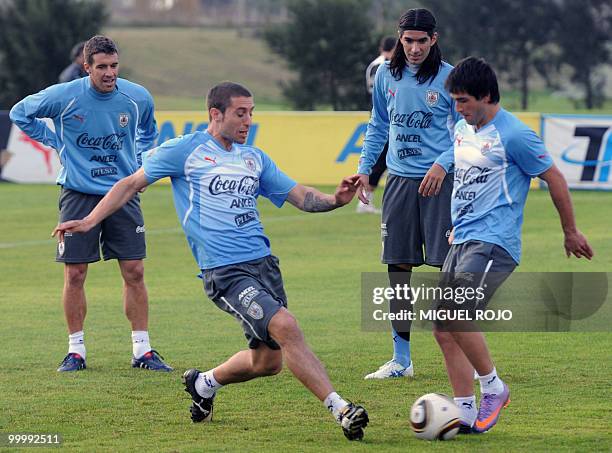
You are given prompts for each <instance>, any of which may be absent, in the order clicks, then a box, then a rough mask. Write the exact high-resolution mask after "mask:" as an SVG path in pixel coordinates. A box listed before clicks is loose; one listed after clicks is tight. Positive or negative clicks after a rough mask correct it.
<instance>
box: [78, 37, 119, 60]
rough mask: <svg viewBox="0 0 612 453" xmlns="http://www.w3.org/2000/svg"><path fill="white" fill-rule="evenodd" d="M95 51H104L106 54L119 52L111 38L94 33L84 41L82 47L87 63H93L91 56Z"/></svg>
mask: <svg viewBox="0 0 612 453" xmlns="http://www.w3.org/2000/svg"><path fill="white" fill-rule="evenodd" d="M97 53H104V54H106V55H113V54H119V49H117V45H116V44H115V42H114V41H113V40H112V39H110V38H108V37H106V36H102V35H96V36H94V37H93V38H90V39H89V41H87V42H86V43H85V47H84V49H83V54H84V55H85V61H86V62H87V64H89V65H92V64H93V56H94V55H95V54H97Z"/></svg>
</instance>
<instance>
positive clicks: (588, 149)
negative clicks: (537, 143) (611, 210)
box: [542, 115, 612, 190]
mask: <svg viewBox="0 0 612 453" xmlns="http://www.w3.org/2000/svg"><path fill="white" fill-rule="evenodd" d="M542 136H543V138H544V144H545V145H546V149H547V150H548V151H549V152H550V153H551V155H552V157H553V159H554V161H555V164H556V165H557V167H559V169H560V170H561V172H562V173H563V175H564V176H565V179H567V183H568V185H569V186H570V188H572V189H598V190H612V171H611V170H612V168H611V167H612V115H611V116H595V115H543V116H542Z"/></svg>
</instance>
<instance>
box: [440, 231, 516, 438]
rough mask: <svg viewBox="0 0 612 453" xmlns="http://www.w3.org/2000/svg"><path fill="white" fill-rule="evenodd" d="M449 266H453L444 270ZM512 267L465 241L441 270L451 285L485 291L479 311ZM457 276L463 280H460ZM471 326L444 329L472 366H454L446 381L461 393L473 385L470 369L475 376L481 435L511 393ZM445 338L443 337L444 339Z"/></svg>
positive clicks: (499, 253) (494, 249)
mask: <svg viewBox="0 0 612 453" xmlns="http://www.w3.org/2000/svg"><path fill="white" fill-rule="evenodd" d="M448 263H451V264H452V265H450V264H449V265H448V266H447V264H448ZM515 267H516V263H515V262H514V260H513V259H512V258H511V257H510V255H509V254H508V253H507V252H506V251H505V250H504V249H502V248H501V247H499V246H497V245H495V244H490V243H485V242H478V241H468V242H466V243H463V244H460V245H455V246H453V247H452V249H451V251H450V252H449V256H448V258H447V262H446V263H445V267H444V269H443V270H445V271H446V270H448V271H450V272H452V273H454V275H455V277H454V280H453V281H454V282H455V283H454V284H459V285H460V286H463V287H471V286H473V285H476V286H478V287H481V288H484V291H485V299H484V300H482V301H480V302H479V303H478V308H479V309H484V308H485V307H486V304H487V303H488V302H489V301H490V299H491V297H492V296H493V294H494V293H495V291H496V290H497V288H498V287H499V286H501V284H502V283H503V282H504V281H505V279H506V278H507V277H508V276H509V275H510V273H511V272H512V271H513V270H514V268H515ZM456 274H460V275H462V277H461V278H459V277H458V276H457V275H456ZM465 275H471V277H470V278H464V277H463V276H465ZM462 305H463V304H462ZM470 324H472V323H470V322H461V324H460V322H459V321H452V322H448V323H445V324H444V326H443V330H444V331H445V332H444V333H445V334H447V335H450V336H451V337H452V339H453V341H454V343H455V344H456V345H457V346H458V347H459V348H460V349H461V351H462V352H463V354H464V355H465V357H466V358H467V360H468V361H469V362H470V364H471V366H470V367H469V369H468V368H467V365H466V364H465V363H464V364H456V363H455V364H454V365H455V369H449V370H448V371H449V377H450V376H451V374H453V375H454V376H455V378H454V379H455V381H457V382H458V383H457V388H458V389H459V391H461V392H463V391H464V390H465V389H467V388H468V386H471V385H472V377H473V371H472V369H476V371H477V372H478V375H479V377H478V379H479V381H480V390H481V401H480V407H479V410H478V415H477V417H476V420H475V422H474V425H473V430H474V431H476V432H484V431H488V430H489V429H491V428H492V427H493V426H494V425H495V423H497V419H498V417H499V414H500V411H501V409H502V408H503V407H505V406H506V405H507V403H508V402H509V396H510V392H509V389H508V386H507V385H506V384H505V383H504V382H503V381H502V380H501V379H500V378H499V376H498V375H497V371H496V369H495V366H494V364H493V360H492V358H491V354H490V352H489V349H488V347H487V343H486V340H485V338H484V335H483V334H482V333H481V332H480V331H479V330H478V327H477V326H476V325H470ZM436 330H437V331H438V330H442V329H440V325H438V326H437V327H436ZM438 335H439V334H437V338H438ZM447 335H444V336H445V337H447ZM440 336H441V335H440ZM441 346H442V345H441ZM447 348H448V345H447ZM443 351H444V350H443ZM449 352H450V351H449ZM445 357H446V355H445ZM451 366H453V363H451ZM459 368H460V369H459ZM456 396H461V395H456Z"/></svg>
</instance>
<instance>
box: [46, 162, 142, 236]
mask: <svg viewBox="0 0 612 453" xmlns="http://www.w3.org/2000/svg"><path fill="white" fill-rule="evenodd" d="M148 184H149V183H148V182H147V179H146V177H145V174H144V171H143V169H142V168H141V169H139V170H138V171H137V172H136V173H134V174H133V175H130V176H128V177H126V178H123V179H122V180H121V181H119V182H117V183H116V184H115V185H114V186H113V188H112V189H111V190H110V191H109V192H108V193H107V194H106V195H105V196H104V198H102V200H100V202H99V203H98V205H97V206H96V207H95V209H94V210H93V211H91V212H90V213H89V215H88V216H87V217H85V218H83V219H81V220H68V221H66V222H63V223H61V224H60V225H58V226H56V227H55V229H54V230H53V233H52V236H54V237H55V236H57V235H59V241H60V242H63V241H64V233H66V232H69V233H85V232H87V231H89V230H91V229H92V228H93V227H94V226H96V225H97V224H98V223H100V222H101V221H102V220H104V219H105V218H107V217H108V216H109V215H111V214H112V213H113V212H115V211H117V210H118V209H119V208H121V206H123V205H124V204H126V203H127V202H128V201H130V200H131V199H132V198H134V195H136V193H137V192H139V191H140V190H142V189H144V188H145V187H146V186H147V185H148Z"/></svg>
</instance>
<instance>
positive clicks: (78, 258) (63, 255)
mask: <svg viewBox="0 0 612 453" xmlns="http://www.w3.org/2000/svg"><path fill="white" fill-rule="evenodd" d="M102 198H103V196H102V195H89V194H85V193H81V192H77V191H75V190H70V189H64V188H62V191H61V194H60V199H59V210H60V222H65V221H67V220H78V219H82V218H83V217H85V216H87V215H88V214H89V213H90V212H91V211H92V210H93V209H94V208H95V207H96V205H97V204H98V203H99V202H100V200H101V199H102ZM100 247H102V254H103V256H104V259H105V260H110V259H118V260H140V259H143V258H145V257H146V254H147V250H146V245H145V226H144V219H143V217H142V211H141V209H140V198H139V196H138V195H136V196H135V197H134V198H132V199H131V200H130V201H128V202H127V204H125V206H123V207H122V208H121V209H119V210H118V211H117V212H115V213H114V214H112V215H110V216H109V217H107V218H106V219H104V220H103V221H102V222H101V223H100V224H99V225H96V226H95V227H94V228H92V229H91V230H90V231H88V232H87V233H66V234H65V235H64V243H63V244H58V246H57V251H56V257H55V260H56V261H58V262H61V263H69V264H80V263H94V262H96V261H100Z"/></svg>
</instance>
